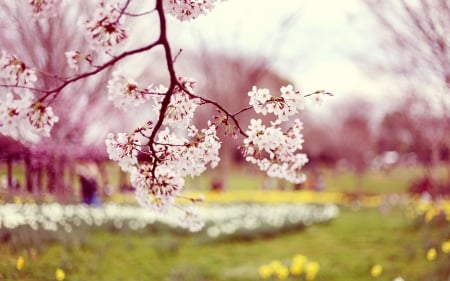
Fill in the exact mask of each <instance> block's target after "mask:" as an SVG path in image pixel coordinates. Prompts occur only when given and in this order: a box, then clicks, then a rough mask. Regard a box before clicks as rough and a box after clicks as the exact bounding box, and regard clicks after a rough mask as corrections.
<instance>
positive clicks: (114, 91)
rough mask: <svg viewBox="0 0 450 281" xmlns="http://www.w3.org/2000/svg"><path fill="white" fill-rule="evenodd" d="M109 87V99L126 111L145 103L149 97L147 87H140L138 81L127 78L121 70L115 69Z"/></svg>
mask: <svg viewBox="0 0 450 281" xmlns="http://www.w3.org/2000/svg"><path fill="white" fill-rule="evenodd" d="M107 88H108V99H109V100H110V101H112V102H113V103H114V105H115V106H116V107H117V108H120V109H122V110H125V111H126V110H128V109H130V108H131V107H136V106H138V105H140V104H142V103H144V102H145V101H146V100H147V99H148V97H149V95H148V94H147V90H146V89H140V88H139V85H138V83H137V82H136V81H134V80H133V79H129V78H126V77H125V76H124V75H123V74H122V72H121V71H120V70H116V71H114V73H113V78H112V79H111V80H109V81H108V85H107Z"/></svg>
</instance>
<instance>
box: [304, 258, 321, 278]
mask: <svg viewBox="0 0 450 281" xmlns="http://www.w3.org/2000/svg"><path fill="white" fill-rule="evenodd" d="M319 269H320V265H319V264H318V263H317V262H308V263H307V264H306V265H305V274H306V280H308V281H312V280H314V279H315V278H316V275H317V272H319Z"/></svg>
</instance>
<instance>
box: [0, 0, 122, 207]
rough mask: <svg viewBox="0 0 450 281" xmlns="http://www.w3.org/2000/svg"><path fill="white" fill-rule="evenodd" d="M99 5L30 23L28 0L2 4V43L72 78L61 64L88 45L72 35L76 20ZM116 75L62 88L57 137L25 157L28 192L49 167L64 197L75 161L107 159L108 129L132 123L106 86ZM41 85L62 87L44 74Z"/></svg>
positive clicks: (76, 6) (51, 185)
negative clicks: (107, 96) (67, 54)
mask: <svg viewBox="0 0 450 281" xmlns="http://www.w3.org/2000/svg"><path fill="white" fill-rule="evenodd" d="M95 4H96V3H94V2H90V3H81V2H79V3H72V4H71V10H70V13H68V12H67V13H57V14H56V15H55V16H54V17H51V18H46V19H39V20H30V21H25V20H23V18H22V16H23V10H24V9H25V6H26V5H28V3H25V2H23V3H22V2H18V1H7V2H2V3H0V18H1V20H0V26H1V27H2V30H4V32H2V33H1V34H0V46H1V47H2V48H3V49H4V50H7V51H8V52H11V53H21V54H23V59H24V60H26V61H27V62H29V63H32V64H33V65H34V66H36V68H37V69H40V70H41V71H42V72H45V73H58V74H59V75H60V76H61V77H70V75H71V73H72V71H71V70H70V69H69V67H68V65H67V64H66V63H61V62H65V60H66V58H65V57H64V52H65V51H67V50H71V49H77V50H84V49H86V48H87V46H86V44H85V41H84V39H83V37H80V36H72V35H73V34H77V33H78V32H79V31H78V26H77V25H76V24H74V23H76V22H77V21H78V17H79V15H80V14H82V13H83V11H85V10H86V9H88V8H89V7H94V5H95ZM55 54H58V55H59V56H56V55H55ZM60 56H61V57H60ZM85 68H86V66H85ZM110 74H111V70H110V69H108V70H106V71H104V72H102V73H99V74H98V75H96V76H95V77H93V78H92V79H89V80H86V79H85V80H83V81H82V82H81V83H77V84H74V85H72V87H70V88H66V89H64V90H62V91H64V92H65V93H64V94H63V95H60V96H59V98H58V99H55V100H54V101H52V107H53V108H54V111H55V113H56V114H57V115H58V116H59V118H60V121H59V123H57V124H56V125H55V127H54V128H53V130H52V137H51V138H46V139H43V140H42V141H40V142H39V143H37V144H34V145H32V146H30V149H29V151H28V154H27V155H23V159H24V160H25V166H26V171H27V173H26V176H27V178H26V182H27V189H28V190H30V191H31V190H32V186H34V187H35V189H36V191H37V192H39V191H40V189H41V186H42V183H43V179H42V176H43V173H42V172H43V170H44V171H46V178H47V180H46V183H47V190H48V191H50V192H53V193H56V194H57V195H59V196H60V197H61V198H63V197H64V194H65V192H66V191H70V190H71V188H72V187H73V186H72V184H73V182H74V176H75V173H74V161H76V160H90V161H99V160H105V159H107V155H106V151H105V147H104V138H105V135H106V134H107V132H108V131H112V130H113V129H117V128H120V127H124V126H126V123H125V122H126V120H128V122H129V121H130V120H129V119H126V118H122V117H123V116H124V115H123V112H122V111H119V110H117V109H116V108H115V107H114V106H113V105H112V103H111V102H109V101H108V100H107V99H105V98H104V95H103V93H104V92H105V89H104V88H105V84H106V82H107V79H108V78H109V75H110ZM39 83H40V84H39V87H41V88H44V89H48V88H53V87H55V86H56V84H55V79H54V77H52V76H44V79H42V80H40V81H39ZM94 120H95V121H94ZM67 172H68V176H67ZM70 192H72V191H70Z"/></svg>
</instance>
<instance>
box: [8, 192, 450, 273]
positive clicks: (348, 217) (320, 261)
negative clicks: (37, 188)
mask: <svg viewBox="0 0 450 281" xmlns="http://www.w3.org/2000/svg"><path fill="white" fill-rule="evenodd" d="M250 194H251V196H250ZM205 197H206V198H207V202H208V203H204V204H202V205H201V211H202V212H201V213H202V215H203V217H204V219H205V222H206V223H205V227H204V229H203V230H201V231H200V232H198V233H189V232H187V231H186V230H183V229H181V228H179V227H178V226H177V222H176V219H175V217H172V216H160V215H156V214H154V213H151V212H149V211H147V210H145V209H143V208H140V207H138V206H136V205H135V204H131V202H132V198H130V197H129V196H128V195H123V194H122V195H114V196H112V197H110V198H109V200H108V202H104V203H103V204H102V206H101V207H88V206H86V205H82V204H75V205H74V204H66V205H62V204H57V203H54V202H47V203H44V202H41V203H35V202H33V200H32V199H30V198H10V199H9V200H5V201H4V202H3V203H2V205H0V241H1V243H0V251H1V253H2V260H1V261H0V280H59V281H61V280H308V281H312V280H317V281H320V280H336V281H340V280H389V281H391V280H395V281H401V280H405V281H409V280H430V281H431V280H447V279H448V277H449V276H450V269H449V268H450V262H449V261H450V223H449V222H450V201H448V200H444V199H441V200H431V199H430V198H426V197H424V198H409V197H407V196H404V195H399V194H383V195H371V196H363V197H360V198H357V199H355V198H353V197H349V196H348V195H346V194H341V193H337V192H333V193H329V192H320V193H317V192H310V191H302V192H287V191H285V192H282V191H270V192H267V191H261V192H260V191H227V192H222V193H220V194H218V193H206V194H205Z"/></svg>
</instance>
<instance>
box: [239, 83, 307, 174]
mask: <svg viewBox="0 0 450 281" xmlns="http://www.w3.org/2000/svg"><path fill="white" fill-rule="evenodd" d="M280 92H281V96H279V97H278V96H272V95H271V94H270V92H269V90H268V89H257V88H256V87H253V89H252V91H250V92H249V93H248V95H249V96H250V105H252V106H253V108H254V110H255V112H256V113H260V114H263V115H266V114H268V113H271V114H274V115H275V117H276V120H275V121H272V122H271V123H270V125H265V124H263V121H262V120H261V119H252V120H251V121H250V125H249V126H248V130H247V131H246V132H245V133H246V135H247V137H246V138H245V139H244V143H243V153H244V156H245V159H246V160H247V161H249V162H251V163H253V164H256V165H258V167H259V168H260V169H261V170H262V171H265V172H266V173H267V174H268V175H269V176H270V177H278V178H283V179H286V180H288V181H291V182H293V183H301V182H303V181H304V180H305V176H304V174H303V173H302V172H301V170H302V167H303V166H304V165H305V164H306V163H307V162H308V158H307V156H306V154H304V153H301V152H300V151H301V150H302V148H303V135H302V132H301V131H302V129H303V124H302V122H301V121H300V120H299V119H294V120H292V121H291V122H289V121H290V117H291V116H293V115H295V114H297V113H298V112H299V111H300V110H302V109H303V108H304V101H303V100H304V96H302V95H301V94H300V93H299V92H298V91H294V89H293V87H292V85H288V86H283V87H281V89H280ZM284 123H288V124H289V125H287V129H284V127H283V125H284Z"/></svg>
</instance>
